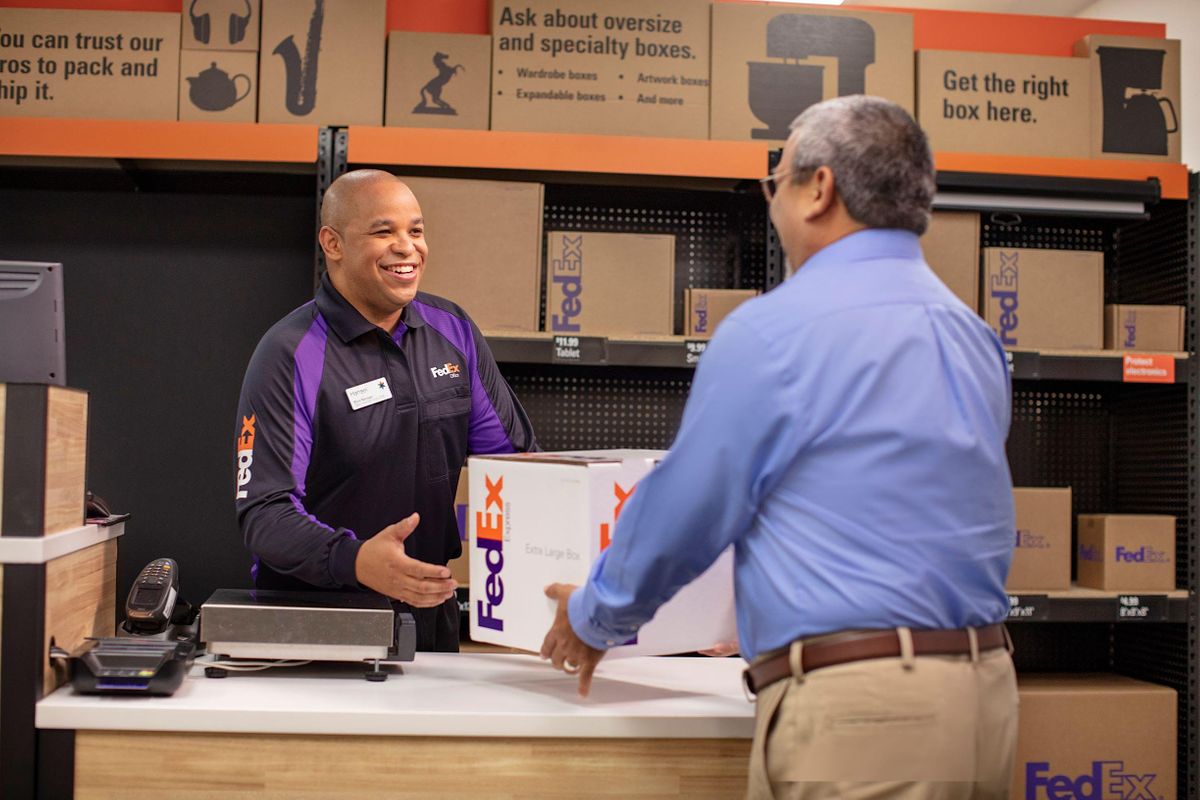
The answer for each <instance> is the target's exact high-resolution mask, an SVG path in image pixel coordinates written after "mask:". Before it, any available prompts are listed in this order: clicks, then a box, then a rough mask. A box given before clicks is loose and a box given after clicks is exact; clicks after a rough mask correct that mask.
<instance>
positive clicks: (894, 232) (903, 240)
mask: <svg viewBox="0 0 1200 800" xmlns="http://www.w3.org/2000/svg"><path fill="white" fill-rule="evenodd" d="M893 258H894V259H920V258H922V255H921V240H920V238H919V237H918V236H917V235H916V234H915V233H913V232H912V231H905V230H899V229H896V228H867V229H866V230H861V231H856V232H854V233H852V234H850V235H849V236H845V237H842V238H841V239H838V240H837V241H836V242H834V243H833V244H831V245H826V246H825V247H824V248H823V249H821V250H818V251H817V252H816V253H815V254H814V255H813V256H812V257H811V258H809V259H808V261H806V262H805V263H804V266H802V267H801V268H800V269H799V270H797V272H796V275H797V276H801V275H811V274H812V273H813V272H820V271H821V270H823V269H825V268H826V266H827V265H836V264H844V263H846V262H848V261H877V260H880V259H893Z"/></svg>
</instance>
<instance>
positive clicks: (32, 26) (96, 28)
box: [0, 8, 179, 120]
mask: <svg viewBox="0 0 1200 800" xmlns="http://www.w3.org/2000/svg"><path fill="white" fill-rule="evenodd" d="M0 66H2V67H3V72H2V73H0V117H77V118H91V119H172V120H173V119H176V118H177V117H178V113H179V112H178V102H179V15H178V14H169V13H164V12H161V11H145V12H142V11H138V12H134V11H77V10H73V9H72V10H66V9H64V10H61V11H60V10H51V9H37V8H0Z"/></svg>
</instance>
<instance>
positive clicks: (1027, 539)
mask: <svg viewBox="0 0 1200 800" xmlns="http://www.w3.org/2000/svg"><path fill="white" fill-rule="evenodd" d="M1017 547H1020V548H1024V549H1026V550H1049V549H1050V541H1049V540H1048V539H1047V538H1046V537H1045V536H1043V535H1042V534H1040V533H1034V532H1033V531H1029V530H1024V529H1022V528H1018V529H1017Z"/></svg>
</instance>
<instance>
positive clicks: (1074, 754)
mask: <svg viewBox="0 0 1200 800" xmlns="http://www.w3.org/2000/svg"><path fill="white" fill-rule="evenodd" d="M1017 687H1018V692H1019V695H1020V703H1021V714H1020V722H1019V726H1018V734H1017V757H1016V763H1015V764H1014V767H1013V780H1012V785H1011V788H1010V794H1009V796H1010V797H1012V798H1014V800H1016V798H1020V800H1025V799H1026V798H1031V799H1036V800H1047V798H1058V797H1061V798H1072V800H1074V799H1075V798H1080V799H1082V798H1097V799H1099V798H1134V797H1144V798H1152V799H1153V800H1157V799H1158V798H1168V797H1179V795H1178V794H1177V793H1176V786H1175V783H1176V771H1175V770H1176V762H1175V759H1176V730H1177V729H1178V715H1177V714H1178V712H1177V710H1176V703H1177V696H1176V693H1175V690H1174V689H1170V688H1168V687H1166V686H1159V685H1157V684H1153V683H1146V682H1144V681H1138V680H1134V679H1133V678H1126V677H1124V676H1120V675H1106V674H1074V675H1071V674H1054V675H1037V674H1028V675H1027V674H1022V675H1019V676H1018V677H1017Z"/></svg>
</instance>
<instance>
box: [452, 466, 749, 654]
mask: <svg viewBox="0 0 1200 800" xmlns="http://www.w3.org/2000/svg"><path fill="white" fill-rule="evenodd" d="M661 456H662V453H661V452H658V451H647V450H611V451H593V452H579V453H530V454H522V455H514V456H472V457H471V458H470V459H469V461H468V463H467V466H468V470H469V471H470V475H471V477H470V482H471V486H470V497H471V508H470V515H469V525H470V545H471V548H470V549H471V614H470V616H471V626H470V628H471V638H472V639H473V640H475V641H477V642H490V643H492V644H497V645H504V646H507V647H515V648H519V649H521V650H529V651H535V652H536V651H537V650H538V649H539V648H540V647H541V644H542V640H543V639H544V638H545V636H546V631H548V630H549V629H550V625H551V623H552V622H553V620H554V613H555V609H556V604H555V603H554V602H553V601H551V600H550V599H548V598H547V597H546V596H545V595H544V594H543V589H544V587H545V586H546V585H547V584H550V583H556V582H558V583H574V584H578V585H582V584H584V583H586V582H587V578H588V573H589V571H590V570H591V566H592V564H593V562H594V561H595V560H596V558H598V557H599V555H600V553H601V551H603V550H604V549H605V548H606V547H608V545H609V544H610V542H611V540H612V537H613V535H614V529H615V528H616V522H617V518H618V516H619V515H620V513H621V510H622V507H623V506H624V504H625V501H626V500H627V499H628V498H629V497H630V496H631V495H632V494H633V492H634V491H635V487H636V485H637V482H638V481H639V480H640V479H641V478H642V477H643V476H645V475H646V474H647V473H649V472H650V470H652V469H653V468H654V466H655V464H656V463H657V461H658V459H659V458H660V457H661ZM635 535H637V536H653V535H655V532H654V531H651V530H645V531H636V532H635ZM736 634H737V631H736V623H735V618H734V607H733V551H732V548H731V549H728V550H726V551H725V552H724V553H723V554H722V555H721V556H720V557H719V558H718V559H717V561H716V562H715V563H714V564H713V565H712V566H711V567H710V568H709V569H708V570H706V571H705V572H704V573H703V574H702V575H700V577H698V578H697V579H696V580H695V581H693V582H692V583H690V584H688V585H687V586H685V587H684V588H683V589H681V590H680V591H679V593H678V594H676V595H675V597H673V598H672V599H671V600H670V601H669V602H667V603H666V604H665V605H663V606H662V607H661V608H660V609H659V610H658V613H657V614H655V616H654V618H653V619H652V620H651V621H650V622H648V623H646V624H645V625H643V626H642V627H641V628H640V629H638V630H630V631H629V640H627V642H628V643H627V644H625V645H622V646H618V647H616V648H614V650H613V653H614V655H661V654H666V653H682V652H691V651H694V650H699V649H704V648H708V647H711V646H713V645H714V644H717V643H719V642H728V641H733V640H734V639H735V638H736ZM630 640H632V641H630Z"/></svg>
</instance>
